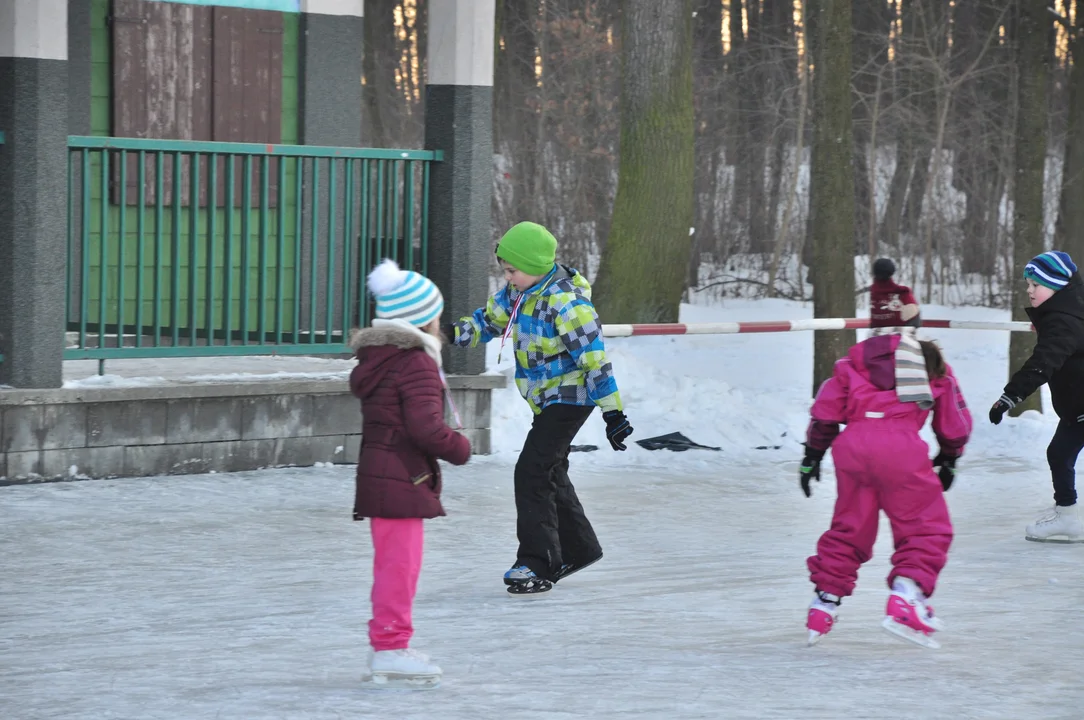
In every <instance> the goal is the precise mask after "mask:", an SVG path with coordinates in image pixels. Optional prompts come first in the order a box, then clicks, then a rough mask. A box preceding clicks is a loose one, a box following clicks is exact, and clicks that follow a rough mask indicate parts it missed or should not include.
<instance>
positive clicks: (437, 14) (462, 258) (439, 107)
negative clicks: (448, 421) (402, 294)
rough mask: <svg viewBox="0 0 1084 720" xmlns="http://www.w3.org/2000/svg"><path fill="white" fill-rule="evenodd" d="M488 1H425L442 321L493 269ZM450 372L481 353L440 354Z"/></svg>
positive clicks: (433, 224)
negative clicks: (440, 156) (438, 157)
mask: <svg viewBox="0 0 1084 720" xmlns="http://www.w3.org/2000/svg"><path fill="white" fill-rule="evenodd" d="M495 10H496V7H495V2H494V0H430V2H429V28H428V33H429V43H428V48H427V57H428V71H429V76H428V79H427V85H426V88H425V147H426V149H429V150H443V151H444V162H440V163H434V165H433V169H432V172H431V175H430V183H429V276H430V278H432V279H433V281H434V282H436V283H437V285H438V286H439V287H440V289H441V290H442V291H443V292H444V305H445V309H446V310H445V318H444V320H445V321H448V320H450V319H455V318H458V317H460V316H462V315H466V314H468V313H471V312H473V311H474V310H475V309H476V308H478V307H481V306H482V305H483V304H484V303H485V300H486V295H487V292H488V290H489V276H490V272H491V271H492V270H493V269H494V267H495V266H494V262H495V260H494V258H493V247H494V240H493V229H492V227H491V223H492V219H491V203H492V201H493V33H494V21H495V16H494V13H495ZM445 369H446V370H447V371H448V372H450V373H458V374H465V375H477V374H480V373H482V372H483V371H484V370H485V352H484V350H483V349H481V348H478V349H475V350H468V351H463V350H459V349H457V350H455V351H454V352H450V353H447V354H446V356H445Z"/></svg>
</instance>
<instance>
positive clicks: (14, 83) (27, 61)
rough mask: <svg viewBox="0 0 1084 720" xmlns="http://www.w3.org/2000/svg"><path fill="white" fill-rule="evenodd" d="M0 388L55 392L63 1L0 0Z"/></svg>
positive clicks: (61, 252) (60, 295)
mask: <svg viewBox="0 0 1084 720" xmlns="http://www.w3.org/2000/svg"><path fill="white" fill-rule="evenodd" d="M0 131H2V132H3V133H4V134H5V136H6V144H5V145H3V146H0V353H3V355H4V360H3V362H0V384H6V385H13V386H15V387H26V388H48V387H60V385H61V384H62V381H63V361H62V354H63V352H64V329H65V328H64V322H65V317H64V304H65V295H66V292H67V288H66V285H65V270H66V268H65V264H66V262H67V225H66V220H65V218H66V215H67V153H68V150H67V144H68V3H67V0H2V1H0Z"/></svg>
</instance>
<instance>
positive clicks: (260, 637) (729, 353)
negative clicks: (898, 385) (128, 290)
mask: <svg viewBox="0 0 1084 720" xmlns="http://www.w3.org/2000/svg"><path fill="white" fill-rule="evenodd" d="M923 311H924V314H925V316H926V317H948V316H949V313H951V314H952V316H953V317H959V318H970V319H988V320H994V319H1006V317H1007V314H1006V313H1004V312H1002V311H995V310H982V309H959V308H955V309H951V310H950V309H948V308H938V307H933V306H929V305H926V306H924V308H923ZM810 312H811V311H810V308H808V307H802V306H800V305H797V304H794V303H788V302H783V301H778V302H777V301H759V302H749V301H740V302H738V301H735V302H733V303H727V304H725V305H723V306H722V307H716V308H705V307H693V306H686V307H685V308H684V312H683V320H685V321H687V322H697V321H706V320H715V319H731V320H758V319H783V318H799V317H809V316H810ZM925 334H926V335H927V336H931V337H936V338H937V339H938V340H940V341H941V343H942V346H943V348H944V350H945V353H946V356H947V358H948V360H949V362H950V363H951V364H952V365H953V366H954V368H955V370H956V372H957V375H958V376H959V378H960V381H961V384H962V387H963V389H964V393H965V395H966V397H967V400H968V402H969V403H970V405H971V407H972V411H973V413H974V415H975V420H976V423H975V427H976V430H975V435H974V441H973V443H972V444H971V445H970V446H969V447H968V452H967V455H966V456H965V459H964V460H963V461H961V464H960V469H959V476H958V480H957V483H956V486H955V487H954V488H953V489H952V490H951V491H950V492H949V493H948V495H947V498H948V501H949V505H950V508H951V511H952V514H953V520H954V522H955V526H956V533H957V535H956V541H955V543H954V545H953V548H952V551H951V554H950V557H949V564H948V566H947V568H946V570H945V572H944V574H943V576H942V584H941V587H940V588H939V590H938V592H937V595H936V597H935V599H934V604H935V606H936V607H937V612H938V614H939V615H940V616H941V617H942V618H943V619H944V620H945V621H946V623H947V624H948V628H947V629H946V630H945V631H944V632H943V633H942V638H941V639H942V643H943V645H944V647H943V648H942V649H941V650H939V651H928V650H923V649H921V648H918V647H916V646H912V645H908V644H906V643H903V642H902V641H900V640H897V639H894V638H892V637H890V636H888V635H887V634H885V633H884V632H883V631H882V630H880V628H879V627H878V623H879V620H880V617H881V613H882V612H883V609H884V592H885V590H884V583H883V577H884V575H885V573H886V572H887V569H888V565H887V561H888V557H889V555H890V554H891V547H890V546H891V537H890V535H889V533H888V529H887V527H882V532H881V536H880V538H879V542H878V545H877V548H876V552H875V557H874V559H873V560H872V561H871V562H870V563H869V564H868V565H867V566H866V568H865V569H864V570H863V572H862V574H861V579H860V584H859V587H858V590H857V593H856V594H855V596H854V597H853V598H850V599H848V600H846V601H845V603H844V606H843V615H842V620H841V622H840V624H839V625H838V627H837V628H836V629H835V630H834V631H833V632H832V634H831V635H830V636H829V637H828V638H826V639H825V640H824V641H823V642H822V643H821V644H820V645H819V646H817V647H815V648H807V647H805V645H804V642H805V630H804V615H805V608H806V605H807V603H808V601H809V598H810V591H811V587H810V585H809V583H808V580H807V574H806V570H805V566H804V560H805V557H806V556H807V555H808V554H809V553H810V552H811V551H812V549H813V547H814V544H815V542H816V539H817V537H818V535H819V534H820V533H821V532H823V530H824V529H825V528H826V527H827V526H828V522H829V519H830V517H831V510H832V504H833V502H834V482H833V480H832V476H831V472H830V471H829V472H826V473H825V478H824V481H823V482H822V483H820V484H819V485H816V486H815V491H814V497H813V498H812V499H809V500H807V499H805V498H804V497H803V496H802V495H801V493H800V491H799V490H798V484H797V478H796V475H797V465H798V462H797V461H798V459H799V458H800V455H801V451H800V445H799V443H800V441H801V435H802V431H803V429H804V426H805V422H806V413H807V410H808V405H809V399H810V395H811V391H812V388H811V378H810V375H811V372H812V370H811V367H812V362H811V343H812V340H813V337H812V335H811V334H809V333H789V334H755V335H730V336H718V337H706V336H687V337H674V338H667V337H659V338H629V339H622V340H611V341H609V347H610V350H611V355H612V359H613V362H614V366H615V370H616V373H617V378H618V382H619V384H620V386H621V388H622V394H623V395H624V397H625V401H626V404H627V406H628V407H627V410H628V414H629V418H630V420H631V422H632V424H633V425H634V426H635V428H636V434H635V436H634V438H633V439H637V438H645V437H649V436H651V435H655V434H663V433H667V432H672V431H681V432H683V433H685V434H686V435H688V436H689V437H690V438H691V439H693V440H695V441H697V442H700V443H703V444H706V445H715V446H720V447H721V448H722V450H721V451H720V452H710V451H690V452H686V453H669V452H648V451H646V450H643V449H642V448H639V447H637V446H635V445H631V446H630V450H629V452H627V453H614V452H612V451H610V450H609V449H608V445H607V444H606V442H605V438H604V433H603V424H602V422H601V419H599V418H597V417H594V418H592V419H591V420H590V421H589V423H588V425H587V427H586V428H585V430H584V432H583V433H582V434H581V437H580V438H578V440H577V442H578V443H580V444H594V445H597V446H599V448H601V449H600V450H598V451H597V452H589V453H575V454H574V455H573V456H572V457H573V460H572V470H571V473H572V476H573V480H574V482H575V483H576V485H577V488H578V490H579V492H580V495H581V499H582V500H583V503H584V506H585V507H586V509H587V512H588V514H589V516H590V517H591V519H592V521H593V522H594V523H595V525H596V529H597V531H598V534H599V537H600V539H601V541H602V543H603V545H604V548H605V551H606V557H605V558H604V560H603V561H602V562H601V563H599V564H598V565H597V566H596V567H594V568H591V569H590V570H586V571H584V572H583V573H582V574H580V575H577V576H575V577H573V578H569V579H568V580H566V581H564V582H563V583H561V584H560V585H559V586H558V587H557V588H556V589H555V591H554V592H552V593H550V594H549V595H546V596H541V597H538V598H533V599H523V598H513V597H510V596H508V595H507V593H505V592H504V588H503V585H502V584H501V582H500V575H501V573H502V572H503V571H504V570H505V569H506V568H507V567H508V565H509V563H511V561H512V560H513V559H514V553H515V546H516V541H515V511H514V504H513V497H512V472H511V470H512V466H513V464H514V461H515V457H516V453H517V451H518V449H519V447H520V443H521V441H522V438H523V436H524V434H525V433H526V429H527V424H528V423H529V422H530V419H531V416H530V412H529V410H527V408H526V406H525V404H524V403H523V401H522V400H520V399H519V397H518V395H517V394H516V391H515V389H514V388H512V387H509V388H508V389H506V390H503V391H500V392H498V393H495V395H494V401H493V418H494V428H493V432H494V443H495V447H496V449H497V452H496V453H495V454H494V455H493V456H490V457H486V458H475V459H474V460H473V461H472V462H471V464H470V465H468V466H466V467H464V468H450V469H449V470H448V472H447V483H446V492H445V505H446V509H447V510H448V517H446V518H441V519H439V520H435V521H432V522H430V523H428V525H427V533H428V535H427V551H426V560H425V567H424V570H423V573H422V580H421V586H420V588H419V592H418V599H417V605H416V611H415V624H416V628H417V634H416V636H415V646H416V647H418V648H419V649H421V650H422V651H425V652H428V653H430V654H431V655H432V656H433V657H434V659H435V660H436V661H437V662H438V663H439V664H441V665H442V666H443V667H444V670H445V678H444V683H443V686H442V687H441V689H439V690H437V691H435V692H431V693H388V692H385V693H380V692H377V691H370V690H366V689H364V688H363V687H362V685H361V683H360V682H359V678H360V675H361V672H362V669H363V668H364V665H365V661H366V653H367V638H366V634H365V623H366V621H367V620H368V612H369V602H368V592H369V583H370V575H369V573H370V563H371V549H370V546H369V539H368V525H367V524H366V523H354V522H352V521H351V520H350V506H351V501H352V493H353V487H352V469H351V468H349V467H321V468H309V469H291V470H269V471H261V472H253V473H238V474H233V475H205V476H187V477H169V478H152V479H142V480H97V481H90V482H74V483H58V484H48V485H37V486H14V487H8V488H3V489H0V516H2V517H3V518H4V522H3V523H2V524H0V543H2V547H3V548H4V552H3V554H2V555H0V597H2V598H3V603H4V610H3V612H0V708H2V709H3V713H2V714H3V715H4V716H5V717H12V718H18V719H19V720H24V719H25V720H37V719H39V718H43V719H44V718H49V719H52V718H80V719H84V718H86V719H102V720H105V719H109V720H112V719H119V718H126V719H127V718H139V719H140V720H143V719H148V720H151V719H155V720H157V719H162V720H165V719H167V718H168V719H170V720H172V719H174V718H176V719H178V720H200V719H202V718H239V719H245V720H248V719H262V718H304V719H313V720H324V719H325V718H327V719H331V718H432V717H439V718H441V719H442V720H458V719H460V718H463V719H467V718H469V719H471V720H474V719H484V718H505V717H508V716H515V717H519V716H525V717H531V718H535V717H538V718H610V717H638V718H665V719H670V718H701V717H703V718H716V717H719V718H839V717H854V718H883V717H892V718H895V717H905V716H916V717H923V718H1039V717H1041V718H1065V719H1069V718H1074V719H1075V718H1079V717H1081V707H1082V706H1084V685H1082V684H1081V682H1080V672H1081V668H1082V667H1084V625H1082V624H1081V623H1080V622H1079V618H1080V617H1081V612H1082V611H1084V570H1082V568H1084V546H1079V545H1077V546H1063V545H1048V544H1037V543H1028V542H1025V541H1024V539H1023V527H1024V525H1025V524H1026V523H1027V522H1029V521H1030V520H1031V519H1032V518H1033V516H1034V514H1035V513H1037V512H1038V511H1040V510H1042V509H1044V508H1045V507H1047V506H1048V505H1049V504H1050V502H1051V500H1050V495H1051V491H1050V486H1049V479H1048V476H1047V472H1046V469H1045V456H1044V448H1045V444H1046V442H1047V441H1048V439H1049V436H1050V434H1051V433H1052V431H1053V423H1054V419H1053V418H1052V417H1050V416H1039V415H1037V414H1032V416H1030V417H1027V416H1026V417H1023V418H1017V419H1008V420H1006V422H1004V423H1003V424H1002V425H1000V426H998V427H994V426H991V425H990V424H989V423H988V422H987V421H986V419H985V414H986V409H987V407H988V406H989V405H990V403H991V402H993V400H994V399H996V398H997V397H998V395H999V394H1000V391H1001V387H1002V385H1003V384H1004V382H1005V379H1006V377H1007V367H1006V355H1007V345H1008V337H1007V336H1008V333H1004V332H984V331H959V330H942V331H932V330H931V331H925ZM490 352H491V358H494V359H495V356H496V347H495V346H494V347H492V348H491V349H490ZM207 362H210V361H207ZM227 362H236V361H232V360H231V361H227ZM507 364H508V363H507V361H506V363H505V365H507ZM111 365H112V363H111ZM157 367H158V368H160V367H161V366H157ZM289 369H290V370H293V369H294V366H291V367H290V368H289ZM327 369H328V368H326V367H320V368H317V369H315V370H314V369H312V368H311V367H310V366H307V365H303V366H302V368H301V369H300V370H299V372H303V373H311V372H323V371H325V370H327ZM494 369H495V370H498V371H500V370H507V368H497V367H494ZM204 371H206V372H204ZM279 371H280V370H275V372H279ZM191 372H193V373H197V372H198V373H200V374H205V375H206V374H211V375H229V374H230V373H231V372H246V373H252V374H259V372H260V370H259V369H254V368H253V367H251V366H248V365H246V366H243V368H242V369H238V366H237V365H234V366H232V367H231V368H230V369H226V370H223V369H222V368H221V367H220V366H219V367H215V366H210V365H209V366H204V367H201V368H200V369H199V370H198V371H197V370H191ZM333 372H342V370H340V369H338V368H335V369H334V370H333ZM157 374H158V375H159V376H161V373H157ZM137 376H138V372H137V373H136V374H135V375H129V376H128V377H127V378H125V379H124V380H123V382H140V381H139V380H138V379H137ZM181 380H183V376H178V381H181ZM223 380H224V381H229V380H228V378H223ZM118 382H122V381H118ZM156 382H157V381H156ZM784 433H786V435H785V436H784ZM774 445H782V448H781V449H778V450H776V449H756V448H757V447H758V446H768V447H769V448H770V447H772V446H774ZM829 467H830V465H829Z"/></svg>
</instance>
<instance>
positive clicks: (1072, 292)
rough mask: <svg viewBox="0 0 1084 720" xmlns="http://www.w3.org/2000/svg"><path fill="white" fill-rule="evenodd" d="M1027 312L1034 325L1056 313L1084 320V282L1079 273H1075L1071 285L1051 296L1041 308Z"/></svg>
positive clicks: (1070, 279)
mask: <svg viewBox="0 0 1084 720" xmlns="http://www.w3.org/2000/svg"><path fill="white" fill-rule="evenodd" d="M1026 311H1027V314H1028V317H1029V318H1030V319H1031V321H1032V322H1033V323H1037V322H1039V320H1040V319H1042V318H1043V317H1045V316H1047V315H1049V314H1050V313H1055V312H1060V313H1065V314H1066V315H1072V316H1073V317H1075V318H1080V319H1081V320H1084V280H1081V279H1080V274H1079V273H1073V274H1072V276H1071V277H1070V278H1069V284H1067V285H1066V286H1065V287H1063V288H1062V289H1061V290H1058V291H1057V292H1056V293H1054V294H1053V295H1052V296H1050V299H1049V300H1047V301H1046V302H1044V303H1043V304H1042V305H1040V306H1039V307H1029V308H1026Z"/></svg>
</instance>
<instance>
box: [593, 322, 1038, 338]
mask: <svg viewBox="0 0 1084 720" xmlns="http://www.w3.org/2000/svg"><path fill="white" fill-rule="evenodd" d="M868 327H869V318H822V319H815V320H767V321H759V322H719V323H657V324H646V323H645V324H639V325H636V324H633V325H603V326H602V334H603V335H604V336H605V337H611V338H613V337H633V336H642V335H732V334H735V333H771V332H801V331H809V330H861V329H863V328H868ZM922 327H923V328H950V329H953V330H1002V331H1005V330H1007V331H1009V332H1031V331H1032V327H1031V323H1027V322H986V321H981V320H925V319H924V320H923V321H922Z"/></svg>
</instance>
